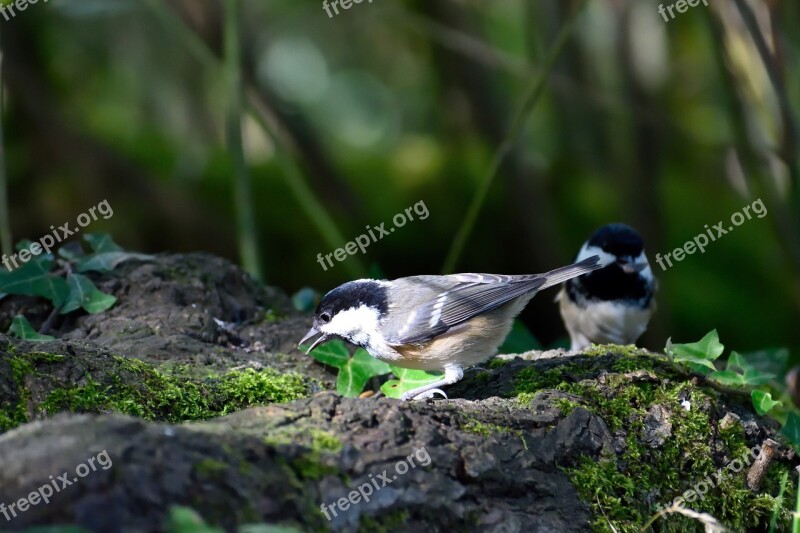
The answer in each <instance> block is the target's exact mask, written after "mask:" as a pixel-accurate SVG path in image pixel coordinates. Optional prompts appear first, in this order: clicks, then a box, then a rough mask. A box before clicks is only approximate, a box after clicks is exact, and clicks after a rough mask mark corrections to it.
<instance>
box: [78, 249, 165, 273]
mask: <svg viewBox="0 0 800 533" xmlns="http://www.w3.org/2000/svg"><path fill="white" fill-rule="evenodd" d="M152 258H153V256H152V255H147V254H137V253H133V252H101V253H97V254H92V255H87V256H86V257H83V258H81V259H80V260H78V262H77V263H76V268H77V269H78V272H90V271H95V272H110V271H112V270H114V269H115V268H116V267H117V265H119V264H120V263H122V262H124V261H129V260H131V259H139V260H141V261H147V260H150V259H152Z"/></svg>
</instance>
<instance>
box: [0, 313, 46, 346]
mask: <svg viewBox="0 0 800 533" xmlns="http://www.w3.org/2000/svg"><path fill="white" fill-rule="evenodd" d="M8 334H9V335H13V336H15V337H16V338H18V339H23V340H26V341H52V340H55V337H51V336H50V335H39V334H38V333H37V332H36V330H35V329H33V326H31V323H30V322H28V319H27V318H25V317H24V316H22V315H17V316H15V317H14V319H13V320H12V321H11V327H10V328H9V329H8Z"/></svg>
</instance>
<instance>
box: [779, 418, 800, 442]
mask: <svg viewBox="0 0 800 533" xmlns="http://www.w3.org/2000/svg"><path fill="white" fill-rule="evenodd" d="M781 433H782V434H783V435H784V436H785V437H786V438H787V439H789V442H791V443H792V444H793V445H794V447H795V448H798V447H800V416H798V415H797V413H796V412H795V411H790V412H789V416H787V417H786V423H785V424H784V425H783V428H782V429H781Z"/></svg>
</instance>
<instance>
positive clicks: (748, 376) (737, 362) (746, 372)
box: [709, 352, 775, 387]
mask: <svg viewBox="0 0 800 533" xmlns="http://www.w3.org/2000/svg"><path fill="white" fill-rule="evenodd" d="M735 369H739V370H740V371H741V372H737V371H736V370H735ZM709 377H710V378H711V379H715V380H717V381H719V382H720V383H723V384H725V385H735V386H750V387H757V386H758V385H763V384H765V383H769V382H770V381H772V380H773V379H775V375H774V374H767V373H765V372H760V371H758V370H756V369H755V368H754V367H753V366H752V365H751V364H750V363H749V362H748V361H747V359H746V358H745V357H744V356H743V355H742V354H740V353H738V352H731V356H730V357H729V358H728V366H727V369H726V370H723V371H719V372H712V373H711V374H710V375H709Z"/></svg>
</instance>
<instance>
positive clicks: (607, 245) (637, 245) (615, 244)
mask: <svg viewBox="0 0 800 533" xmlns="http://www.w3.org/2000/svg"><path fill="white" fill-rule="evenodd" d="M589 246H596V247H598V248H600V249H601V250H603V251H604V252H607V253H609V254H613V255H615V256H617V257H638V255H639V254H641V253H642V251H643V250H644V242H643V241H642V237H641V236H640V235H639V233H638V232H637V231H636V230H635V229H633V228H632V227H630V226H627V225H625V224H607V225H605V226H603V227H602V228H600V229H598V230H597V231H595V232H594V233H593V234H592V236H591V237H590V238H589Z"/></svg>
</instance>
